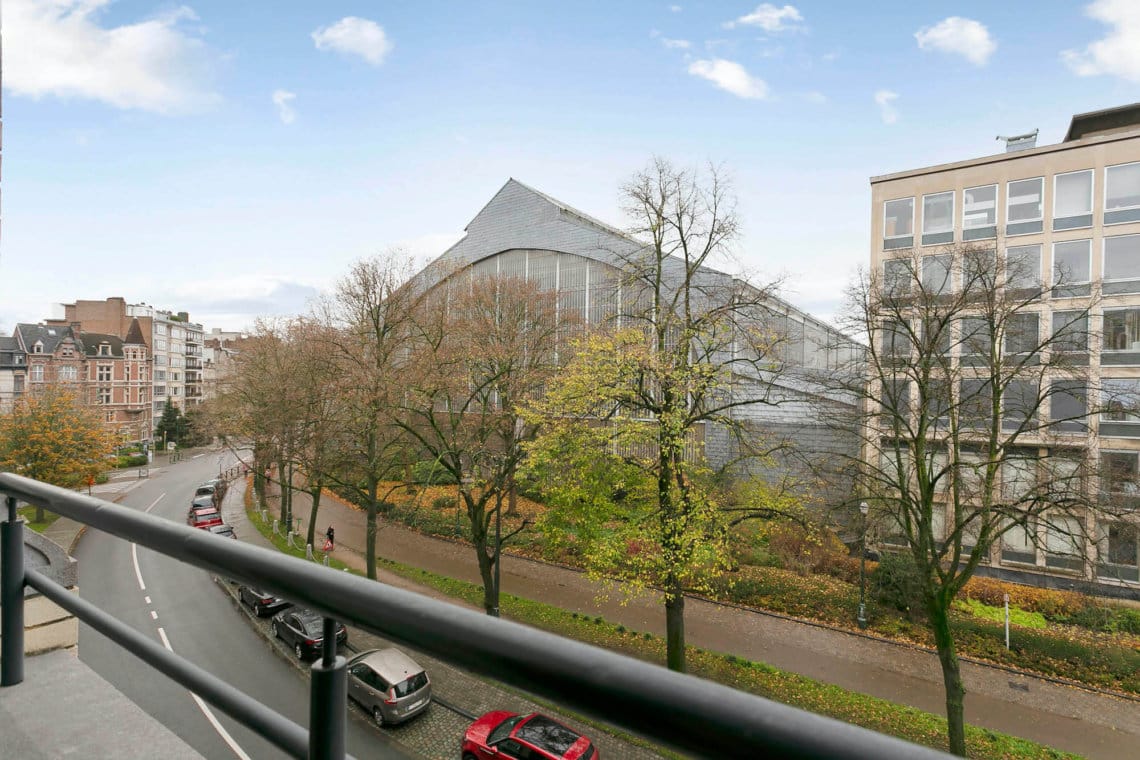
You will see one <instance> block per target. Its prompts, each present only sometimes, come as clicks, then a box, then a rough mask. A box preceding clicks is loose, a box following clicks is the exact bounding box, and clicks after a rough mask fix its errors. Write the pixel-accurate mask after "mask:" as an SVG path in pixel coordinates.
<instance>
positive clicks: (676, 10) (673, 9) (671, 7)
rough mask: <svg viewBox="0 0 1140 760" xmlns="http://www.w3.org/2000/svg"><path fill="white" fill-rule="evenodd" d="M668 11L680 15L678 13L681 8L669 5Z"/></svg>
mask: <svg viewBox="0 0 1140 760" xmlns="http://www.w3.org/2000/svg"><path fill="white" fill-rule="evenodd" d="M669 10H671V11H673V12H674V13H680V12H681V6H679V5H670V6H669Z"/></svg>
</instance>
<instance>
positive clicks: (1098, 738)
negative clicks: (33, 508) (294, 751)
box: [274, 492, 1140, 760]
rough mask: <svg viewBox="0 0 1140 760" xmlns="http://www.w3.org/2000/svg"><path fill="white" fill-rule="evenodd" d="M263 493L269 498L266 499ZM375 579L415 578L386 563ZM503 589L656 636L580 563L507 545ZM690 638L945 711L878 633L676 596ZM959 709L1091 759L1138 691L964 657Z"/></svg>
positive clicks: (445, 549) (352, 520)
mask: <svg viewBox="0 0 1140 760" xmlns="http://www.w3.org/2000/svg"><path fill="white" fill-rule="evenodd" d="M274 501H276V500H275V499H274ZM310 507H311V501H310V499H309V497H308V495H307V494H305V493H301V492H298V493H296V494H295V496H294V514H296V515H305V516H306V519H307V516H308V514H309V510H310ZM330 523H331V524H332V525H333V526H334V527H335V529H336V539H337V546H336V550H335V554H334V555H333V556H335V557H336V558H337V559H339V560H341V561H342V562H345V563H346V564H351V565H355V566H357V567H359V568H363V554H364V546H365V514H364V512H363V511H361V510H359V509H356V508H354V507H351V506H350V505H348V504H346V503H345V502H343V501H342V500H340V499H338V498H336V497H335V496H333V495H332V494H328V493H326V494H325V495H324V496H322V498H321V506H320V517H319V519H318V534H323V533H324V530H325V528H327V527H328V525H329V524H330ZM377 554H378V555H379V556H381V557H383V558H385V559H391V560H395V561H397V562H401V563H403V564H406V565H410V566H412V567H418V568H422V569H425V570H429V571H431V572H434V573H438V574H440V575H445V576H450V577H453V578H460V579H463V580H468V581H471V582H474V583H478V582H479V577H478V569H477V568H476V565H475V557H474V555H473V550H472V549H471V547H470V546H468V545H465V544H458V543H454V542H451V541H446V540H443V539H436V538H431V537H428V536H424V535H421V534H419V533H417V532H415V531H413V530H410V529H408V528H405V527H404V526H402V525H398V524H393V523H389V522H387V521H384V520H383V519H381V520H380V522H379V526H378V530H377ZM385 575H386V576H389V577H385V578H384V579H383V580H385V582H389V583H392V584H393V585H398V586H401V587H404V588H415V586H414V584H411V583H409V582H407V581H404V580H403V579H398V578H397V577H396V576H390V574H385ZM502 583H503V591H504V592H505V593H509V594H514V595H517V596H521V597H524V598H528V599H536V600H541V601H544V602H548V603H550V604H555V605H557V606H559V607H562V608H564V609H567V610H573V611H577V612H580V613H585V614H589V615H591V616H593V615H602V616H603V617H605V619H606V620H609V621H611V622H614V623H621V624H622V625H624V626H625V627H626V628H629V629H632V630H636V631H649V632H651V633H655V634H658V635H664V628H665V615H664V608H663V605H662V603H661V600H660V598H659V597H657V596H655V595H647V596H644V597H640V598H637V599H634V600H632V601H629V602H627V603H623V600H622V599H621V598H620V596H618V595H613V594H611V595H610V596H609V597H608V598H605V597H602V596H600V595H601V594H603V593H604V591H605V589H604V588H603V587H602V586H601V585H599V584H597V583H595V582H592V581H590V580H589V579H588V578H586V577H585V576H584V575H583V574H582V573H579V572H577V571H574V570H570V569H567V568H563V567H559V566H556V565H549V564H546V563H543V562H536V561H533V560H529V559H525V558H521V557H516V556H507V557H505V558H504V561H503V568H502ZM685 612H686V614H685V629H686V636H687V639H688V642H689V643H690V644H693V645H696V646H699V647H702V648H704V649H709V650H712V651H716V652H725V653H732V654H735V655H737V656H740V657H745V658H748V659H750V660H758V661H762V662H766V663H769V664H771V665H774V666H776V667H778V668H782V669H784V670H789V671H792V672H795V673H800V674H803V675H805V676H809V677H811V678H816V679H819V680H820V681H825V682H828V683H833V684H836V685H838V686H842V687H844V688H846V689H851V690H853V691H859V692H863V693H865V694H871V695H873V696H876V697H882V698H884V699H889V700H892V701H894V702H900V703H903V704H908V705H913V706H915V707H918V708H920V709H923V710H927V711H929V712H933V713H938V714H945V703H944V696H943V691H942V674H941V668H940V667H939V665H938V659H937V657H936V656H935V655H934V654H933V653H931V652H926V651H922V650H917V649H914V648H912V647H908V646H904V645H899V644H895V643H893V642H890V641H886V640H884V639H880V638H877V637H871V636H864V635H861V634H858V633H853V632H848V631H842V630H837V629H833V628H829V627H825V626H820V625H815V624H811V623H807V622H803V621H799V620H792V619H788V618H785V617H781V616H777V615H770V614H765V613H759V612H756V611H752V610H744V609H740V608H737V607H732V606H727V605H722V604H716V603H713V602H708V601H705V600H702V599H694V598H690V599H688V600H687V601H686V603H685ZM962 670H963V677H964V679H965V683H966V690H967V696H966V720H967V721H968V722H969V723H971V724H973V725H977V726H982V727H985V728H989V729H993V730H995V731H1001V732H1003V733H1009V734H1013V735H1015V736H1022V737H1025V738H1028V739H1032V740H1034V741H1037V742H1041V743H1042V744H1046V745H1049V746H1053V747H1057V748H1058V749H1063V750H1066V751H1069V752H1076V753H1079V754H1081V755H1084V756H1086V757H1090V758H1121V760H1124V759H1126V758H1127V759H1129V760H1130V759H1131V758H1134V757H1136V756H1137V747H1138V746H1140V700H1128V699H1119V698H1116V697H1113V696H1110V695H1105V694H1100V693H1095V692H1090V691H1087V690H1084V689H1080V688H1075V687H1071V686H1067V685H1064V684H1057V683H1052V682H1050V681H1047V680H1044V679H1041V678H1037V677H1034V676H1030V675H1025V674H1022V673H1015V672H1010V671H1007V670H1004V669H1001V668H995V667H988V666H984V665H977V664H973V663H963V666H962Z"/></svg>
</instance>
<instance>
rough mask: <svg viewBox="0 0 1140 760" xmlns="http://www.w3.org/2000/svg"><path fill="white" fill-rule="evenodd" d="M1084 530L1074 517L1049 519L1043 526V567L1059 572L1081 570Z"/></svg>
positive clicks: (1082, 564)
mask: <svg viewBox="0 0 1140 760" xmlns="http://www.w3.org/2000/svg"><path fill="white" fill-rule="evenodd" d="M1084 544H1085V540H1084V530H1083V529H1082V527H1081V521H1080V520H1078V519H1077V518H1075V517H1060V516H1052V517H1049V518H1048V519H1047V521H1046V525H1045V566H1046V567H1053V568H1057V569H1060V570H1082V569H1083V568H1084V560H1083V559H1082V558H1081V557H1082V555H1083V552H1082V551H1081V550H1082V549H1083V548H1084Z"/></svg>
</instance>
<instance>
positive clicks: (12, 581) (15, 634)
mask: <svg viewBox="0 0 1140 760" xmlns="http://www.w3.org/2000/svg"><path fill="white" fill-rule="evenodd" d="M7 502H8V522H6V523H3V524H0V551H2V552H3V556H2V557H0V637H2V641H0V686H15V685H16V684H18V683H21V682H22V681H23V680H24V522H23V520H21V519H20V515H19V513H17V512H16V497H14V496H9V497H7Z"/></svg>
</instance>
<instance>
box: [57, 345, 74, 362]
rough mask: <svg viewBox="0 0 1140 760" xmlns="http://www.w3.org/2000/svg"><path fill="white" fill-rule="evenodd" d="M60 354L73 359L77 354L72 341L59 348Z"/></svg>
mask: <svg viewBox="0 0 1140 760" xmlns="http://www.w3.org/2000/svg"><path fill="white" fill-rule="evenodd" d="M59 355H60V356H62V357H63V358H65V359H71V358H73V357H74V356H75V346H73V345H71V344H70V343H64V344H63V345H62V346H60V348H59Z"/></svg>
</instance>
